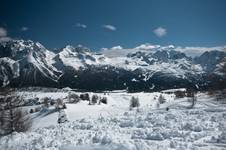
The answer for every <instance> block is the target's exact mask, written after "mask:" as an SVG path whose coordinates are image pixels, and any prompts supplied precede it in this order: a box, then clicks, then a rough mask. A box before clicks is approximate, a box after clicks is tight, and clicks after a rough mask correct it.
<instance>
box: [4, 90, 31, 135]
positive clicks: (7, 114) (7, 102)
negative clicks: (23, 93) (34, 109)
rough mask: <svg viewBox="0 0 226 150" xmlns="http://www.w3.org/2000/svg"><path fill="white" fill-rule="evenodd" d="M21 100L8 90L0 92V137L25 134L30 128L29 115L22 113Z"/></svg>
mask: <svg viewBox="0 0 226 150" xmlns="http://www.w3.org/2000/svg"><path fill="white" fill-rule="evenodd" d="M23 104H24V102H23V99H22V98H21V97H20V96H18V95H16V94H15V92H13V91H10V90H5V89H4V91H1V97H0V120H1V123H0V125H1V133H0V134H1V135H7V134H10V133H12V132H25V131H27V130H28V129H29V128H30V127H31V119H30V117H29V114H28V113H26V112H25V111H23V109H22V106H23Z"/></svg>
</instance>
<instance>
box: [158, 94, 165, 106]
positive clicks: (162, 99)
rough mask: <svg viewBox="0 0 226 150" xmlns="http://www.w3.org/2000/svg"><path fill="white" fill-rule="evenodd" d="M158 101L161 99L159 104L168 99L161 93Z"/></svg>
mask: <svg viewBox="0 0 226 150" xmlns="http://www.w3.org/2000/svg"><path fill="white" fill-rule="evenodd" d="M158 101H159V104H163V103H165V102H166V99H165V97H164V96H163V95H162V94H161V95H160V96H159V98H158Z"/></svg>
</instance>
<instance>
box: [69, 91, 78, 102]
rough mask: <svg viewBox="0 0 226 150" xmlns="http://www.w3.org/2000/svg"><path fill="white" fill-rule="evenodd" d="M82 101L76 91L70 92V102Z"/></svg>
mask: <svg viewBox="0 0 226 150" xmlns="http://www.w3.org/2000/svg"><path fill="white" fill-rule="evenodd" d="M79 101H80V97H79V96H78V95H77V94H75V93H74V92H69V94H68V102H69V103H78V102H79Z"/></svg>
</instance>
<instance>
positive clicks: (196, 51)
mask: <svg viewBox="0 0 226 150" xmlns="http://www.w3.org/2000/svg"><path fill="white" fill-rule="evenodd" d="M175 50H176V51H181V52H183V53H185V54H186V55H187V56H191V57H195V56H200V55H201V54H202V53H204V52H206V51H214V50H217V51H225V46H215V47H180V46H179V47H176V48H175Z"/></svg>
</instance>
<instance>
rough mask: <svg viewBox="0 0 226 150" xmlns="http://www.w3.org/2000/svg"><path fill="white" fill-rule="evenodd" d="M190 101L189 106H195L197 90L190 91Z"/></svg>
mask: <svg viewBox="0 0 226 150" xmlns="http://www.w3.org/2000/svg"><path fill="white" fill-rule="evenodd" d="M188 101H189V102H191V105H190V106H189V107H188V108H189V109H191V108H193V107H194V106H195V104H196V102H197V96H196V95H195V92H193V91H190V92H189V95H188Z"/></svg>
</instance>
